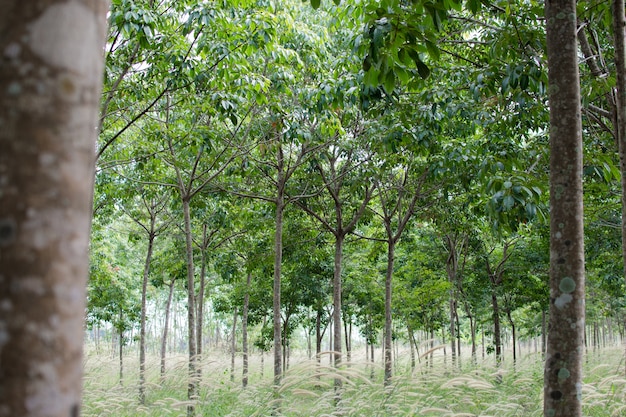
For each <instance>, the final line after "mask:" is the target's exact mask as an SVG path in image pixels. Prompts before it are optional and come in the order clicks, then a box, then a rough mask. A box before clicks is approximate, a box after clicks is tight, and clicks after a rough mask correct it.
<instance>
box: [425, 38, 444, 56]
mask: <svg viewBox="0 0 626 417" xmlns="http://www.w3.org/2000/svg"><path fill="white" fill-rule="evenodd" d="M426 49H427V50H428V55H430V56H431V58H433V59H435V60H438V59H439V57H440V56H441V54H440V51H439V48H438V47H437V45H435V43H434V42H431V41H426Z"/></svg>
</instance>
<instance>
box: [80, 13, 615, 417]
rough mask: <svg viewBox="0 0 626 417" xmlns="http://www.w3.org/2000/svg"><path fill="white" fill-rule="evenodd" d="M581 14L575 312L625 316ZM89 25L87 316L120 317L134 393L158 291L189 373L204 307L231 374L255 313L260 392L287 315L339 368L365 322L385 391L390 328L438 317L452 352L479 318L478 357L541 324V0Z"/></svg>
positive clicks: (145, 18)
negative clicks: (94, 66)
mask: <svg viewBox="0 0 626 417" xmlns="http://www.w3.org/2000/svg"><path fill="white" fill-rule="evenodd" d="M500 3H502V4H500ZM313 6H314V7H316V6H319V4H315V2H313ZM577 12H578V26H577V27H578V28H579V29H578V32H577V33H578V41H579V45H580V53H581V54H582V56H584V58H585V59H584V60H582V61H581V64H580V65H578V63H577V65H576V68H579V69H580V71H581V74H582V75H581V77H582V82H581V85H582V86H583V89H582V95H583V96H582V103H583V116H584V117H583V121H584V130H585V134H586V135H585V137H586V140H585V141H584V148H583V149H582V151H583V152H584V157H585V163H584V170H583V171H582V172H581V175H582V174H583V173H584V182H585V192H586V199H587V202H588V203H587V205H586V207H587V209H586V211H585V214H584V215H585V219H586V224H587V226H586V229H587V233H586V236H587V237H586V239H587V241H586V245H587V269H588V272H587V279H586V280H587V291H588V293H589V294H590V295H591V296H590V297H589V298H588V301H587V312H588V314H589V317H590V321H591V322H594V321H601V320H603V319H604V318H606V317H611V318H612V319H613V320H614V322H616V323H622V322H623V320H622V315H623V302H624V299H623V296H622V294H623V285H624V284H623V273H622V267H621V265H622V262H621V260H620V253H621V252H620V250H619V248H620V239H621V226H620V185H619V178H620V172H619V170H620V169H619V162H618V161H619V157H618V153H617V148H616V137H617V136H618V133H617V132H616V129H617V127H616V126H618V123H617V119H616V114H617V113H616V108H617V105H616V103H615V98H614V95H613V93H612V92H613V91H614V88H615V85H616V84H615V79H616V78H615V77H616V71H615V66H614V65H613V60H612V55H613V51H614V47H613V39H612V38H611V37H610V33H611V32H610V27H611V22H612V21H611V12H610V10H609V9H608V6H607V5H606V4H604V3H600V4H596V3H595V2H579V4H578V6H577ZM109 20H110V23H111V29H110V32H109V40H108V43H107V55H106V73H105V87H104V94H103V96H104V100H103V103H102V108H101V118H100V124H99V130H100V140H99V143H98V153H97V154H98V162H97V175H96V195H95V208H94V216H95V221H94V231H93V238H92V266H91V280H90V284H89V289H90V293H89V310H88V315H89V323H90V324H91V325H94V324H98V323H101V322H103V321H106V322H109V323H112V324H113V325H114V326H115V328H116V329H118V331H119V332H120V333H123V332H124V331H125V330H127V329H129V328H130V327H131V326H134V325H137V324H138V325H139V328H140V331H139V335H140V363H141V367H142V368H141V369H142V371H141V377H140V378H142V383H141V384H140V386H141V388H140V390H141V393H140V398H141V399H142V401H143V398H144V391H143V390H144V388H143V378H144V376H143V375H144V367H145V350H146V347H145V339H146V330H145V329H146V320H154V319H155V317H147V314H146V311H147V310H146V306H147V303H149V302H150V299H151V297H155V296H156V295H157V294H159V293H162V294H168V295H167V298H166V299H167V300H171V298H172V296H173V295H175V294H176V293H177V292H179V291H185V293H186V297H187V312H188V315H187V322H188V332H187V341H188V350H189V371H190V375H191V376H192V377H193V376H195V377H199V373H200V370H199V369H198V365H197V362H198V359H199V358H200V357H201V355H202V354H203V346H204V344H203V340H204V337H205V329H206V327H207V326H208V325H209V324H208V323H207V322H206V319H205V318H206V311H205V308H206V306H207V305H210V306H211V307H212V308H213V309H215V310H216V311H220V312H223V313H228V314H229V315H230V316H231V317H232V322H233V326H234V325H235V323H236V322H237V320H241V326H242V329H243V358H244V359H243V360H244V372H246V371H245V369H246V367H245V364H246V363H247V356H248V352H249V347H248V345H249V343H250V342H249V341H248V337H247V330H246V329H247V328H248V326H251V325H258V324H261V323H262V325H263V331H262V336H263V337H262V339H260V340H257V341H256V343H257V344H258V345H259V346H260V347H262V348H264V349H269V348H272V350H273V354H274V358H273V362H274V377H275V382H276V383H279V382H280V378H281V375H282V372H283V371H284V368H285V352H286V349H287V347H288V345H289V340H290V335H291V333H292V332H293V331H294V329H296V328H298V327H299V326H302V327H304V328H305V329H306V331H307V332H308V333H309V334H310V335H312V336H314V339H315V340H316V347H317V352H318V353H319V352H320V349H321V340H322V337H323V336H324V335H325V332H329V333H331V334H332V337H333V342H332V350H333V351H334V352H335V353H334V363H335V365H339V364H340V363H341V361H342V360H346V358H349V357H350V351H351V338H350V337H349V335H350V334H351V329H352V328H353V326H354V328H357V329H358V330H359V331H360V332H361V335H362V336H363V337H364V338H365V340H366V341H367V343H368V344H374V343H376V341H377V340H378V334H379V332H380V331H381V330H383V331H384V347H385V355H386V356H385V381H386V382H389V380H390V378H391V377H392V349H391V343H392V339H393V337H394V335H393V334H392V329H393V328H394V327H395V328H404V329H406V334H407V335H408V340H407V342H408V343H411V344H412V346H414V344H415V343H416V340H415V338H414V334H415V332H416V331H418V330H421V331H425V332H427V333H432V334H435V332H438V331H440V330H441V329H446V331H445V332H444V333H442V334H444V335H445V338H446V339H447V340H448V342H447V343H449V349H450V353H451V357H452V360H453V361H454V360H455V357H456V356H457V355H459V353H460V343H461V340H462V339H464V340H465V341H466V342H467V343H468V344H470V345H471V348H472V354H475V353H476V345H477V332H478V331H479V329H480V328H481V327H483V326H485V325H486V326H487V327H488V329H489V330H488V331H489V333H490V334H491V335H492V340H493V342H492V343H493V350H494V353H495V357H496V360H498V361H499V360H500V358H501V355H502V344H503V342H502V332H503V328H504V327H506V328H508V329H510V330H511V333H512V336H513V338H514V339H515V338H517V337H519V335H520V334H521V335H524V336H526V337H530V336H538V335H540V334H542V333H544V334H545V332H546V327H547V326H546V317H549V316H550V314H549V301H550V299H549V297H548V279H547V277H548V274H549V265H550V261H549V254H550V250H549V247H548V245H549V243H548V242H549V240H550V239H549V236H550V234H551V233H550V231H549V230H548V218H549V214H550V213H549V209H548V200H547V196H548V182H549V181H548V173H549V172H550V169H549V160H550V157H549V152H548V151H549V149H548V119H549V114H548V105H547V99H548V96H547V90H548V88H547V86H548V73H547V70H548V69H547V65H546V58H547V57H546V44H545V39H546V35H545V33H546V32H545V21H544V9H543V7H542V6H541V5H539V4H537V3H535V2H532V1H530V2H522V3H521V4H516V5H513V4H509V3H508V2H490V3H481V2H472V1H470V2H468V3H467V4H464V5H463V4H462V3H461V2H455V1H441V2H424V3H419V4H417V5H413V6H407V5H404V4H403V3H401V2H395V1H386V2H381V3H380V4H378V3H372V4H369V3H364V4H362V3H351V2H347V3H343V4H341V5H339V6H334V5H332V4H324V7H323V8H322V9H320V10H316V11H314V10H313V9H312V8H311V7H310V6H309V5H307V4H304V5H303V4H299V2H290V1H284V2H253V1H239V2H228V4H226V3H225V4H204V3H203V4H196V3H195V2H168V1H163V2H160V3H155V2H152V1H145V2H135V1H133V2H130V1H116V2H114V3H113V8H112V12H111V15H110V18H109ZM555 61H556V59H555ZM576 85H577V84H576ZM559 120H560V119H559ZM563 120H564V119H563ZM569 125H571V123H568V126H569ZM574 126H575V124H574ZM569 136H571V134H569ZM575 136H576V135H575V134H574V139H575ZM581 146H582V144H581ZM573 149H575V148H573ZM569 150H570V145H566V147H565V148H564V150H562V151H557V152H556V153H555V152H553V156H554V155H556V156H557V157H559V156H561V157H562V158H561V160H562V162H563V163H564V164H565V166H566V167H569V168H567V169H566V171H567V172H569V171H571V169H572V168H571V167H572V166H575V165H576V163H574V161H575V159H572V158H573V157H571V156H568V155H567V154H566V151H567V152H569ZM572 164H574V165H572ZM552 172H554V170H553V171H552ZM568 181H570V180H568V179H566V180H565V184H568ZM566 190H567V185H566V186H565V188H563V186H561V189H560V191H559V193H563V192H565V191H566ZM552 194H553V195H554V192H553V193H552ZM568 207H569V208H567V207H566V208H565V214H566V215H567V214H571V213H572V211H571V210H572V209H571V206H568ZM559 224H560V227H561V228H564V226H563V224H564V223H563V220H560V223H559ZM580 247H581V248H582V246H580ZM563 262H565V261H563ZM568 274H569V275H568ZM565 275H566V278H567V279H566V281H567V283H566V284H568V285H573V287H572V288H574V287H576V285H577V284H576V283H573V281H572V283H573V284H569V283H570V281H569V280H571V279H572V278H568V277H569V276H571V271H570V272H567V273H566V274H565ZM576 279H578V278H576ZM558 281H559V282H560V281H562V280H561V279H559V280H558ZM577 283H579V282H578V281H577ZM566 286H567V285H566ZM557 287H558V284H557ZM578 287H579V288H580V285H578ZM568 288H569V287H568ZM568 291H569V290H568ZM568 294H569V293H568ZM209 301H210V304H209ZM169 305H170V301H168V303H167V304H166V306H165V311H163V313H162V314H164V315H165V323H166V324H167V322H168V317H169V312H168V311H169V310H168V308H169ZM568 314H569V313H568ZM165 329H167V325H166V326H165ZM619 332H620V333H623V328H622V327H621V326H619ZM120 340H122V338H120ZM513 346H515V341H514V342H513ZM513 355H515V351H514V353H513ZM244 381H245V375H244ZM244 383H245V382H244ZM337 384H340V381H337ZM196 395H197V378H191V379H190V383H189V398H190V399H193V398H194V397H195V396H196ZM192 411H193V410H192V408H191V407H190V412H192Z"/></svg>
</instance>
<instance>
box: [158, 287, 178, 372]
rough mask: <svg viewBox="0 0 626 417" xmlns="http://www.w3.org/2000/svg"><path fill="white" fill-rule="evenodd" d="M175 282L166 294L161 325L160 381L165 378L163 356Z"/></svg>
mask: <svg viewBox="0 0 626 417" xmlns="http://www.w3.org/2000/svg"><path fill="white" fill-rule="evenodd" d="M175 282H176V280H174V279H172V283H171V284H170V285H169V287H170V288H169V293H168V294H167V304H166V305H165V322H164V323H163V338H162V339H161V381H163V379H164V378H165V354H166V349H167V333H168V330H169V324H170V311H171V308H172V298H173V297H174V284H175Z"/></svg>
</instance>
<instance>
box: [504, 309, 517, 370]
mask: <svg viewBox="0 0 626 417" xmlns="http://www.w3.org/2000/svg"><path fill="white" fill-rule="evenodd" d="M506 317H507V318H508V319H509V324H510V325H511V334H512V336H513V363H514V364H515V362H516V360H517V350H516V346H517V344H516V341H517V338H516V334H515V322H513V317H512V316H511V310H506Z"/></svg>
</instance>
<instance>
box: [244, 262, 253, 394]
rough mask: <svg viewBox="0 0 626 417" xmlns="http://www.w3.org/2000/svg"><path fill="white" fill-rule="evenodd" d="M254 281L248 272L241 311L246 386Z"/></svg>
mask: <svg viewBox="0 0 626 417" xmlns="http://www.w3.org/2000/svg"><path fill="white" fill-rule="evenodd" d="M251 282H252V274H251V273H250V272H248V276H247V277H246V292H245V294H244V296H243V311H242V312H241V345H242V346H241V352H242V355H243V370H242V375H243V376H242V377H241V385H242V386H243V387H244V388H245V387H247V386H248V309H249V307H250V284H251Z"/></svg>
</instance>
